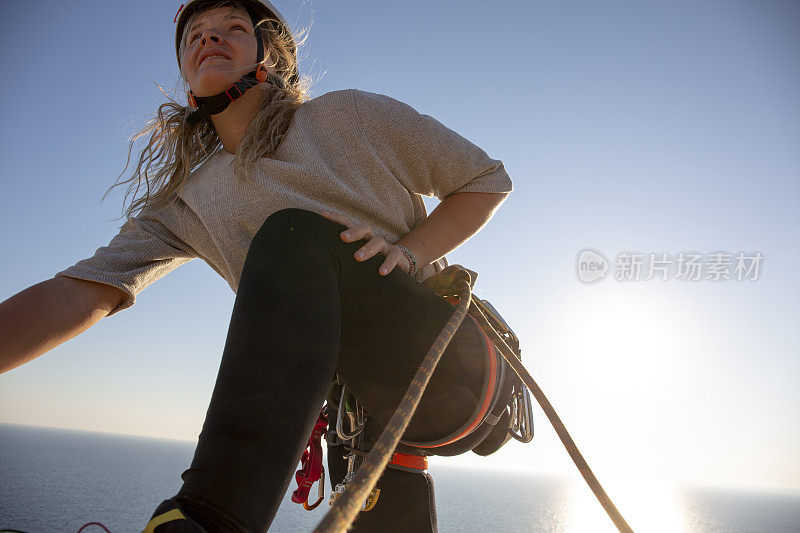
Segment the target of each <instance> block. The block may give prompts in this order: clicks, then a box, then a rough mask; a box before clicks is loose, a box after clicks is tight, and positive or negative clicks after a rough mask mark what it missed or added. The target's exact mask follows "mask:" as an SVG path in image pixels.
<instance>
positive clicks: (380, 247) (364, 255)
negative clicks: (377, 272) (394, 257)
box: [354, 237, 389, 261]
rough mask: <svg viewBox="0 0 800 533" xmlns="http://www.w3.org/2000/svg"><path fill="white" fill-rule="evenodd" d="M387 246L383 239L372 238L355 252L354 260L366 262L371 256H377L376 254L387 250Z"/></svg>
mask: <svg viewBox="0 0 800 533" xmlns="http://www.w3.org/2000/svg"><path fill="white" fill-rule="evenodd" d="M388 246H389V244H388V243H387V242H386V241H385V240H384V239H383V237H372V238H371V239H370V240H369V241H367V244H365V245H364V246H362V247H361V248H359V249H358V250H356V253H355V254H354V255H355V258H356V260H358V261H366V260H367V259H369V258H370V257H372V256H373V255H375V254H377V253H378V252H382V251H384V250H387V251H388V249H387V247H388Z"/></svg>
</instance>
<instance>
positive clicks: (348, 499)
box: [314, 265, 633, 533]
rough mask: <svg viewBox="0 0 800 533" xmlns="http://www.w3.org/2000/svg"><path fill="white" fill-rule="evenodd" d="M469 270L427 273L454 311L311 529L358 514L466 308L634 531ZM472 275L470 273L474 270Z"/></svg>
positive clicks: (607, 505)
mask: <svg viewBox="0 0 800 533" xmlns="http://www.w3.org/2000/svg"><path fill="white" fill-rule="evenodd" d="M470 272H471V271H468V270H467V269H465V268H463V267H461V266H460V265H450V266H448V267H447V268H445V269H444V270H442V271H441V272H438V273H437V274H435V275H434V276H431V277H430V278H428V279H427V280H426V282H427V283H425V284H426V286H428V287H429V288H431V289H432V290H433V291H434V292H435V293H436V294H439V295H440V296H443V297H445V298H447V297H449V296H458V297H459V298H460V301H459V302H458V304H457V305H456V308H455V310H454V311H453V316H452V317H450V320H448V322H447V324H445V326H444V328H443V329H442V331H441V333H439V336H438V337H437V338H436V341H434V343H433V345H432V346H431V348H430V350H428V353H427V354H426V355H425V359H424V360H423V361H422V365H420V368H419V370H417V373H416V375H415V376H414V379H413V380H412V381H411V384H410V385H409V386H408V389H407V390H406V393H405V395H404V396H403V399H402V400H401V401H400V405H399V406H398V407H397V410H396V411H395V413H394V415H393V416H392V418H391V419H390V420H389V423H388V424H386V427H385V428H384V430H383V432H382V433H381V436H380V437H379V438H378V441H377V442H376V443H375V445H374V446H373V448H372V450H371V451H370V452H369V453H368V454H367V456H366V457H365V458H364V461H363V462H362V464H361V467H360V468H359V469H358V470H357V471H356V473H355V475H354V476H353V479H352V481H351V482H350V483H348V485H347V487H346V489H345V491H344V492H343V493H342V494H341V495H340V496H339V497H338V498H336V500H335V501H334V502H333V505H332V506H331V508H330V510H329V511H328V512H327V514H326V515H325V517H324V518H323V519H322V520H321V521H320V523H319V524H318V525H317V527H316V528H315V529H314V533H334V532H335V533H340V532H345V531H347V530H348V529H349V528H350V526H351V525H352V523H353V522H354V521H355V519H356V517H357V516H358V513H359V511H360V510H361V506H362V503H363V502H364V501H365V500H366V498H367V496H368V495H369V493H370V491H372V489H373V488H374V487H375V484H376V483H377V482H378V479H379V478H380V476H381V474H382V473H383V471H384V469H385V468H386V464H387V463H388V462H389V459H390V457H391V454H392V452H393V451H394V449H395V447H396V446H397V444H398V442H400V438H401V437H402V436H403V433H405V430H406V427H407V426H408V423H409V421H410V420H411V417H412V416H413V414H414V411H416V409H417V405H418V404H419V401H420V398H421V397H422V393H423V392H425V388H426V387H427V386H428V382H429V381H430V378H431V375H433V371H434V369H435V368H436V365H437V363H438V362H439V359H440V358H441V357H442V354H443V353H444V351H445V348H447V344H448V343H449V342H450V340H451V339H452V338H453V336H454V335H455V333H456V331H457V330H458V328H459V326H460V325H461V322H462V321H463V320H464V318H465V317H466V316H467V312H468V310H469V311H471V313H470V314H471V315H472V316H473V318H475V319H476V320H477V321H478V324H479V325H480V326H481V328H482V329H483V330H484V332H486V334H487V335H488V336H489V338H490V339H491V340H492V342H494V343H495V346H496V347H497V349H498V350H499V351H500V353H502V354H503V357H504V358H505V360H506V361H507V362H508V364H509V365H510V366H511V368H513V369H514V372H516V373H517V375H518V376H519V378H520V379H521V380H522V381H523V382H524V383H525V385H526V386H527V387H528V390H530V391H531V393H532V394H533V396H534V397H535V398H536V400H537V401H538V402H539V405H540V406H541V407H542V410H543V411H544V412H545V414H546V415H547V418H548V420H550V423H551V424H552V425H553V428H554V429H555V430H556V433H557V434H558V437H559V438H560V439H561V442H562V443H563V444H564V447H565V448H566V449H567V453H569V456H570V457H571V458H572V461H573V462H574V463H575V466H577V467H578V471H580V473H581V475H582V476H583V479H584V480H586V483H587V484H588V485H589V488H591V489H592V492H593V493H594V495H595V497H596V498H597V500H598V501H599V502H600V504H601V505H602V506H603V509H605V511H606V513H607V514H608V516H609V518H611V521H612V522H614V525H615V526H616V527H617V529H618V530H619V531H620V532H622V533H633V530H632V529H631V527H630V526H629V525H628V523H627V522H626V521H625V519H624V518H623V517H622V515H621V514H620V512H619V511H618V510H617V508H616V506H615V505H614V503H613V502H612V501H611V498H609V497H608V494H606V491H605V490H603V487H602V486H601V485H600V482H599V481H598V480H597V477H596V476H595V475H594V473H593V472H592V470H591V469H590V468H589V465H588V463H587V462H586V460H585V459H584V458H583V455H581V453H580V451H578V447H577V446H576V445H575V442H574V441H573V440H572V437H570V435H569V433H568V432H567V428H566V427H564V424H563V423H562V422H561V419H560V418H559V417H558V415H557V414H556V411H555V409H554V408H553V406H552V405H551V404H550V401H549V400H548V399H547V397H546V396H545V395H544V392H542V389H540V388H539V386H538V385H537V384H536V382H535V381H534V380H533V377H531V375H530V374H529V373H528V371H527V370H525V367H524V366H522V361H521V359H520V358H519V356H517V355H515V354H514V352H513V351H512V350H511V348H509V347H508V345H507V344H506V342H505V340H504V339H503V337H502V336H501V335H500V334H499V333H497V331H495V329H494V328H493V327H492V325H491V324H490V323H489V321H488V320H487V319H486V315H485V312H486V311H487V308H486V306H485V304H483V302H481V300H480V299H475V300H473V299H472V290H471V288H472V284H473V283H474V280H473V279H471V277H470ZM473 274H474V273H473Z"/></svg>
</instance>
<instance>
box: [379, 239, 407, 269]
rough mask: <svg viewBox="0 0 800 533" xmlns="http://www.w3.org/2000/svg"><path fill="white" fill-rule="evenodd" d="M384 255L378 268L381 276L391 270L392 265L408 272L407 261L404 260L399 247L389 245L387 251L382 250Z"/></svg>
mask: <svg viewBox="0 0 800 533" xmlns="http://www.w3.org/2000/svg"><path fill="white" fill-rule="evenodd" d="M384 255H385V256H386V261H384V262H383V264H382V265H381V267H380V268H379V269H378V273H379V274H380V275H381V276H385V275H386V274H388V273H389V272H391V271H392V269H394V267H398V268H400V269H401V270H403V271H404V272H405V273H406V274H408V270H409V268H410V267H409V266H408V262H407V261H406V260H405V255H404V254H403V251H402V250H400V248H398V247H397V246H394V245H389V251H388V252H384Z"/></svg>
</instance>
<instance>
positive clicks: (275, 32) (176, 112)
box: [101, 1, 312, 220]
mask: <svg viewBox="0 0 800 533" xmlns="http://www.w3.org/2000/svg"><path fill="white" fill-rule="evenodd" d="M227 6H230V7H231V9H232V10H233V9H234V8H235V7H240V8H242V9H245V7H244V5H243V4H242V3H241V2H237V1H219V2H216V3H214V4H210V5H209V6H208V7H204V8H202V9H200V10H199V11H198V12H196V13H194V14H193V15H192V16H191V17H190V18H189V20H188V21H187V22H186V24H185V25H184V34H183V36H182V37H181V42H180V54H179V55H180V57H182V56H183V50H184V48H185V45H186V34H187V33H188V32H187V29H188V28H191V21H192V20H193V19H194V18H195V17H196V16H197V15H199V14H200V13H202V12H205V11H208V10H209V9H212V8H215V7H227ZM255 30H256V34H257V35H258V33H259V31H260V33H261V38H262V39H264V44H265V45H264V55H265V58H264V62H265V63H266V64H265V66H268V67H274V74H275V75H276V76H279V77H280V78H282V79H283V80H284V85H285V88H279V87H276V86H275V85H273V84H271V83H261V84H258V85H255V86H253V87H251V88H250V89H248V90H251V91H252V90H262V91H264V92H265V95H264V99H263V101H262V103H261V106H260V108H259V110H258V112H257V113H256V115H255V117H254V118H253V120H252V121H251V122H250V124H249V125H248V126H247V129H246V130H245V133H244V136H243V137H242V139H241V141H240V143H239V146H238V148H237V150H236V156H235V158H234V161H233V169H234V175H235V176H236V177H237V179H239V180H242V181H244V180H247V179H248V178H249V177H250V176H252V175H253V172H254V170H255V165H256V163H257V161H258V160H259V158H261V157H271V156H273V155H274V153H275V151H276V150H277V149H278V146H279V145H280V143H281V141H282V140H283V138H284V136H285V135H286V131H287V130H288V129H289V125H290V124H291V121H292V118H293V116H294V112H295V110H297V108H299V107H300V106H301V105H302V104H303V103H304V102H306V101H308V100H309V99H310V96H309V92H310V87H311V83H312V82H311V79H310V78H309V77H307V76H305V75H304V76H302V77H301V78H300V79H299V80H296V81H295V83H294V84H290V83H289V78H290V77H291V76H292V73H293V72H295V70H296V68H297V61H296V56H295V54H292V52H291V42H292V40H291V39H292V38H291V35H289V33H288V32H287V31H286V30H285V29H284V27H283V25H282V24H280V23H279V22H278V21H276V20H274V19H270V18H266V19H262V20H259V21H258V23H257V25H256V28H255ZM307 37H308V35H307V33H306V35H305V37H303V39H302V41H300V42H297V41H295V42H296V46H297V47H298V48H299V46H300V45H301V44H303V42H305V39H306V38H307ZM255 67H256V65H253V70H255ZM181 81H182V83H183V90H182V92H181V94H186V91H188V89H189V86H188V83H187V81H186V77H185V76H184V75H183V73H181ZM156 85H157V86H158V88H159V89H160V90H161V92H162V94H164V96H166V97H167V98H168V99H169V102H165V103H163V104H161V105H160V106H159V108H158V111H157V112H156V113H155V114H154V115H152V118H151V119H150V120H149V121H148V122H147V124H146V126H145V127H144V128H142V129H141V130H140V131H139V132H137V133H136V134H135V135H134V136H133V137H131V138H130V143H129V146H128V159H127V161H126V162H125V168H124V169H123V170H122V172H121V173H120V177H122V175H123V174H125V171H126V170H127V168H128V165H129V163H130V159H131V152H132V150H133V144H134V142H136V140H137V139H139V138H140V137H144V136H146V135H148V134H149V135H150V139H149V141H148V142H147V145H146V146H145V147H144V149H143V150H142V152H141V153H140V155H139V161H138V163H137V165H136V171H135V172H134V173H133V175H132V176H131V177H130V179H128V180H125V181H123V182H120V183H115V184H114V185H112V186H111V187H109V189H108V191H106V194H104V195H103V199H105V197H106V195H107V194H108V192H109V191H110V190H111V189H113V188H114V187H116V186H118V185H123V184H126V183H129V184H130V185H129V186H128V190H127V191H126V193H125V200H123V211H124V213H123V215H122V216H125V217H126V220H129V219H131V218H133V217H134V216H135V214H134V212H135V211H136V212H137V214H138V212H141V210H142V209H144V208H145V207H148V206H153V207H162V206H164V205H167V204H168V203H170V202H171V201H172V200H173V199H174V197H175V196H177V194H178V192H179V191H180V189H181V187H182V186H183V184H184V183H185V182H186V180H187V178H188V177H189V175H190V174H191V172H192V171H193V170H195V169H196V168H197V167H199V166H200V165H201V164H203V163H204V162H205V161H207V160H208V159H209V158H210V157H212V156H213V155H214V154H216V153H217V152H218V151H219V150H221V149H222V143H221V141H220V140H219V137H218V136H217V133H216V130H215V129H214V124H213V122H212V121H211V118H210V117H208V116H206V117H205V118H204V119H202V120H200V121H198V122H197V123H195V124H193V125H189V124H188V123H187V121H186V117H187V116H188V115H189V114H190V113H192V112H193V109H192V108H191V107H189V106H188V103H187V105H185V106H184V105H183V104H180V103H178V102H177V101H175V99H174V98H172V97H171V96H170V95H168V94H167V93H166V92H165V91H164V89H163V88H161V86H160V85H158V84H156ZM118 179H119V178H118ZM143 184H144V185H145V186H146V188H147V191H146V193H145V194H144V195H143V196H142V197H140V198H138V199H137V198H135V196H136V194H137V193H138V192H139V189H140V188H141V186H142V185H143ZM132 191H133V192H132ZM131 193H132V194H133V195H134V200H133V201H132V202H131V205H130V206H128V208H127V209H125V208H124V202H125V201H126V200H127V198H128V196H129V195H130V194H131ZM101 202H102V200H101ZM137 210H138V211H137ZM122 216H120V217H117V220H118V219H119V218H122Z"/></svg>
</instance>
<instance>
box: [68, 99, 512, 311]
mask: <svg viewBox="0 0 800 533" xmlns="http://www.w3.org/2000/svg"><path fill="white" fill-rule="evenodd" d="M233 158H234V156H233V154H230V153H228V152H226V151H224V150H219V151H218V152H217V153H216V154H214V155H213V156H212V157H211V158H210V159H208V160H207V161H206V162H205V163H203V164H202V165H201V166H200V167H198V168H197V169H196V170H195V171H194V172H193V173H192V174H191V175H190V176H189V179H188V180H187V182H186V183H185V184H184V187H183V188H182V189H181V190H180V192H179V193H178V194H177V195H176V197H175V198H174V201H173V202H172V203H170V204H169V205H168V206H167V207H163V208H159V209H153V208H145V209H143V210H142V211H141V212H140V213H139V214H138V215H137V216H136V217H134V218H132V219H131V220H130V221H128V222H126V223H125V224H123V225H122V227H121V228H120V231H119V233H118V234H117V235H116V236H115V237H114V238H113V239H111V241H110V242H109V243H108V245H107V246H103V247H100V248H98V249H97V251H96V252H95V254H94V255H93V256H92V257H89V258H87V259H83V260H81V261H78V262H77V263H76V264H75V265H73V266H71V267H69V268H67V269H66V270H62V271H61V272H58V273H57V274H55V275H56V276H70V277H74V278H79V279H85V280H91V281H96V282H100V283H106V284H108V285H113V286H114V287H118V288H120V289H122V290H123V291H125V292H126V293H127V294H128V297H127V298H125V299H124V300H123V301H122V302H121V303H120V304H119V305H118V306H117V307H116V308H115V309H114V310H113V311H111V313H109V316H110V315H113V314H115V313H117V312H119V311H122V310H123V309H127V308H128V307H131V306H132V305H133V304H134V302H135V300H136V296H137V295H138V294H139V293H140V292H141V291H142V290H144V289H145V288H146V287H147V286H148V285H150V284H151V283H153V282H155V281H156V280H158V279H159V278H161V277H163V276H165V275H167V274H168V273H170V272H171V271H173V270H175V269H176V268H177V267H179V266H180V265H182V264H184V263H186V262H188V261H190V260H192V259H194V258H196V257H199V258H201V259H202V260H203V261H205V262H206V263H208V265H209V266H211V268H213V269H214V270H215V271H216V272H217V273H218V274H219V275H220V276H222V277H223V278H224V279H225V280H226V281H227V282H228V284H229V285H230V287H231V289H232V290H233V291H234V293H235V292H236V290H237V288H238V286H239V279H240V275H241V272H242V267H243V266H244V260H245V257H246V256H247V251H248V249H249V246H250V242H251V241H252V239H253V236H254V235H255V234H256V232H257V231H258V230H259V228H261V225H262V224H263V223H264V221H265V220H266V219H267V217H269V215H271V214H272V213H274V212H275V211H278V210H280V209H284V208H287V207H296V208H301V209H307V210H309V211H314V212H317V213H319V212H321V211H332V212H336V213H342V214H345V215H348V216H349V217H351V218H352V219H353V220H354V221H355V222H356V223H360V222H368V223H370V224H371V225H372V227H373V228H374V230H375V233H376V234H377V235H380V236H382V237H383V238H384V239H386V241H387V242H389V243H394V242H396V241H398V240H399V239H400V238H401V237H402V236H403V235H405V234H407V233H409V232H410V231H411V230H413V229H414V228H415V227H416V226H417V225H419V223H420V222H422V220H423V219H424V218H425V217H426V216H427V213H426V210H425V204H424V203H423V201H422V196H435V197H436V198H439V199H443V198H445V197H446V196H448V195H450V194H452V193H455V192H497V193H501V192H511V191H512V189H513V187H512V182H511V179H510V178H509V176H508V174H507V173H506V171H505V169H504V167H503V163H502V162H501V161H498V160H495V159H491V158H490V157H489V156H488V155H487V154H486V152H484V151H483V150H482V149H480V148H479V147H477V146H475V145H474V144H473V143H471V142H470V141H468V140H467V139H465V138H464V137H462V136H461V135H459V134H457V133H456V132H454V131H452V130H451V129H449V128H447V127H445V126H443V125H442V124H441V123H440V122H439V121H437V120H436V119H434V118H432V117H430V116H428V115H424V114H420V113H418V112H417V111H416V110H414V109H413V108H412V107H411V106H409V105H407V104H405V103H403V102H400V101H398V100H395V99H393V98H391V97H389V96H385V95H382V94H376V93H370V92H365V91H361V90H357V89H345V90H340V91H332V92H329V93H326V94H323V95H321V96H318V97H316V98H314V99H312V100H309V101H307V102H306V103H304V104H303V105H301V106H300V108H298V109H297V111H296V112H295V115H294V118H293V120H292V123H291V126H290V127H289V129H288V131H287V133H286V136H285V137H284V139H283V141H282V142H281V144H280V146H279V148H278V150H277V152H276V153H275V155H274V157H273V158H261V160H260V161H259V163H258V173H257V175H256V176H254V177H253V180H248V181H247V182H245V183H241V182H239V181H238V180H237V179H236V177H235V176H234V174H233V171H232V168H231V163H232V162H233ZM447 264H448V263H447V259H446V258H444V257H443V258H441V259H439V260H438V261H436V262H434V263H432V264H430V265H427V266H425V267H424V268H421V269H420V271H419V272H418V274H417V276H416V278H417V279H418V280H419V281H422V280H424V279H426V278H427V277H429V276H431V275H432V274H434V273H435V272H438V271H440V270H442V269H443V268H444V267H445V266H447Z"/></svg>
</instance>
